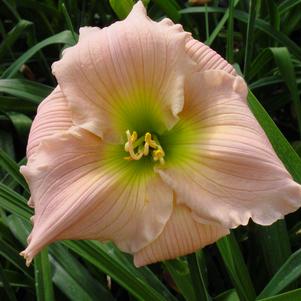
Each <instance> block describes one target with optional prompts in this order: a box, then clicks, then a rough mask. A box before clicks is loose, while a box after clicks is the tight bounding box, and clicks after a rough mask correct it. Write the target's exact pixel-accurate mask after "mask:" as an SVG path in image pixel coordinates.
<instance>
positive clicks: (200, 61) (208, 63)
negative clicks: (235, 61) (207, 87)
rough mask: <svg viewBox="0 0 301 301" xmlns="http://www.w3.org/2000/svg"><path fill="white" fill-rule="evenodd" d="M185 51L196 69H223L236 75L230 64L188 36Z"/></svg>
mask: <svg viewBox="0 0 301 301" xmlns="http://www.w3.org/2000/svg"><path fill="white" fill-rule="evenodd" d="M186 52H187V53H188V55H189V56H190V57H191V58H192V59H193V60H194V61H195V62H196V63H197V66H198V67H197V70H198V71H205V70H223V71H226V72H227V73H229V74H232V75H236V71H235V69H234V68H233V66H232V65H231V64H229V63H228V62H227V61H226V60H225V59H224V58H222V57H221V56H220V55H219V54H218V53H216V51H214V50H213V49H211V48H210V47H208V46H207V45H205V44H204V43H202V42H200V41H197V40H195V39H193V38H190V39H189V40H188V41H187V43H186Z"/></svg>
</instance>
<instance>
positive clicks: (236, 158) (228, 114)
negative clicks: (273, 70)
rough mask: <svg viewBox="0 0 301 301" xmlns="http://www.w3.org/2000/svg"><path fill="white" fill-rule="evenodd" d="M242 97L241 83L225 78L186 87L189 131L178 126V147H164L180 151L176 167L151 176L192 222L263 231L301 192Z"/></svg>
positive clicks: (213, 76) (184, 118)
mask: <svg viewBox="0 0 301 301" xmlns="http://www.w3.org/2000/svg"><path fill="white" fill-rule="evenodd" d="M246 95H247V87H246V85H245V83H244V81H243V79H242V78H240V77H238V76H236V77H234V76H231V75H229V74H227V73H226V72H224V71H213V70H212V71H205V72H201V73H198V74H195V75H194V76H193V77H191V78H190V80H188V81H187V86H186V90H185V107H184V110H183V112H182V114H181V116H180V118H181V122H182V124H183V125H185V126H186V127H188V128H189V130H187V129H185V126H183V128H184V129H185V130H184V134H180V137H181V139H180V140H178V141H174V143H175V144H174V145H173V144H172V142H171V143H170V145H169V147H170V148H171V150H172V149H176V150H181V152H178V153H177V156H174V157H176V158H177V161H175V160H174V161H173V162H171V163H172V164H171V163H170V164H166V168H157V172H158V173H159V174H160V175H161V177H162V179H163V180H164V181H165V182H166V183H168V184H169V185H170V186H171V187H172V188H173V189H174V190H175V191H176V194H177V195H178V196H179V199H180V200H181V202H180V203H183V204H185V205H186V206H188V207H189V208H190V209H191V210H192V211H193V212H194V217H195V218H196V220H198V221H199V222H215V223H218V224H221V225H223V226H224V227H226V228H234V227H237V226H238V225H240V224H242V225H246V224H247V223H248V220H249V218H252V219H253V220H254V221H255V222H256V223H259V224H262V225H269V224H271V223H273V222H274V221H276V220H277V219H280V218H283V215H285V214H288V213H290V212H293V211H295V210H296V209H297V208H299V207H300V205H301V188H300V187H301V186H300V185H299V184H297V183H296V182H294V181H293V180H292V178H291V176H290V174H289V173H288V172H287V170H286V169H285V167H284V166H283V164H282V162H281V161H280V160H279V158H278V157H277V155H276V154H275V152H274V150H273V148H272V146H271V144H270V142H269V141H268V139H267V137H266V135H265V133H264V131H263V130H262V128H261V127H260V125H259V124H258V122H257V121H256V119H255V117H254V116H253V115H252V113H251V111H250V109H249V108H248V106H247V103H246ZM181 128H182V127H181V125H177V127H175V129H174V130H173V131H179V132H180V131H181ZM185 131H186V132H185ZM175 134H176V133H174V135H175ZM171 157H172V156H171ZM166 158H167V159H166V162H168V156H166Z"/></svg>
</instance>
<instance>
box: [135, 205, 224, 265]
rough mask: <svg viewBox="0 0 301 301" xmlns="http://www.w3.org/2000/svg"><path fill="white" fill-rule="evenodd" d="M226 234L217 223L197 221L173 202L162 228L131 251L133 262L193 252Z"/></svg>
mask: <svg viewBox="0 0 301 301" xmlns="http://www.w3.org/2000/svg"><path fill="white" fill-rule="evenodd" d="M227 234H229V230H227V229H225V228H223V227H221V226H217V225H206V224H201V223H197V222H196V221H195V220H194V219H193V218H192V216H191V212H190V210H189V209H188V208H187V207H186V206H182V205H180V206H175V207H174V209H173V213H172V216H171V218H170V219H169V220H168V222H167V224H166V226H165V228H164V230H163V232H162V233H161V234H160V236H159V237H158V238H157V239H156V240H155V241H154V242H152V243H150V244H149V245H148V246H146V247H145V248H143V249H142V250H141V251H139V252H137V253H136V254H135V257H134V263H135V265H136V266H137V267H139V266H143V265H146V264H150V263H154V262H157V261H162V260H167V259H173V258H176V257H178V256H182V255H186V254H189V253H193V252H195V251H197V250H198V249H200V248H202V247H205V246H207V245H208V244H211V243H213V242H215V241H217V240H218V239H220V238H221V237H222V236H225V235H227Z"/></svg>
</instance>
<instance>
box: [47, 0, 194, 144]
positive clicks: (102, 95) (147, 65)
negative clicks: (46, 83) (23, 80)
mask: <svg viewBox="0 0 301 301" xmlns="http://www.w3.org/2000/svg"><path fill="white" fill-rule="evenodd" d="M188 38H189V34H188V33H185V32H184V31H183V29H182V27H181V26H180V25H170V24H169V22H160V23H157V22H153V21H152V20H150V19H149V18H148V17H147V15H146V10H145V8H144V6H143V4H142V2H141V1H139V2H138V3H137V4H136V5H135V6H134V8H133V10H132V11H131V13H130V14H129V16H128V17H127V18H126V19H125V20H124V21H120V22H116V23H114V24H113V25H111V26H110V27H106V28H103V29H98V28H94V29H92V28H84V29H81V30H80V39H79V42H78V44H76V45H75V46H74V47H71V48H68V49H66V50H65V51H64V54H63V58H62V59H61V60H60V61H58V62H56V63H54V64H53V68H52V70H53V73H54V75H55V76H56V78H57V80H58V82H59V85H60V87H61V88H62V90H63V92H64V94H65V95H66V97H67V98H68V101H69V103H70V105H71V108H72V112H73V113H74V114H73V118H74V122H75V124H76V125H79V126H81V127H83V128H85V129H86V130H89V131H91V132H92V133H94V134H96V135H98V136H100V137H102V138H104V139H110V140H111V141H120V137H121V135H124V133H125V131H126V130H127V129H129V130H131V131H133V130H135V131H137V132H138V133H140V134H144V133H145V132H146V131H153V132H161V131H163V130H164V129H165V127H168V128H170V127H171V126H172V125H173V124H174V123H175V122H176V121H177V114H178V113H179V112H180V111H181V110H182V108H183V102H184V99H183V91H184V89H183V84H184V78H185V76H186V75H187V74H188V73H190V72H192V70H194V67H195V63H194V62H193V61H192V60H191V59H190V58H189V56H188V55H187V54H186V53H185V43H186V41H187V39H188Z"/></svg>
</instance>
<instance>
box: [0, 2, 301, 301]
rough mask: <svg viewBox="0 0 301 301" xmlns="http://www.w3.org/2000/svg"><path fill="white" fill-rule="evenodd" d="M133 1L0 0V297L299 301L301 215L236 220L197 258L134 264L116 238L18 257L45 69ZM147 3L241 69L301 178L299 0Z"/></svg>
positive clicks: (259, 113)
mask: <svg viewBox="0 0 301 301" xmlns="http://www.w3.org/2000/svg"><path fill="white" fill-rule="evenodd" d="M134 2H135V1H134V0H122V1H113V0H99V1H97V0H89V1H83V0H78V1H73V0H64V1H63V0H59V1H54V0H42V1H37V0H2V1H1V2H0V16H1V18H0V34H1V36H2V39H1V43H0V136H1V139H0V181H1V183H0V300H26V301H27V300H45V301H46V300H47V301H50V300H74V301H80V300H105V301H106V300H108V301H113V300H125V301H126V300H147V301H148V300H151V301H155V300H158V301H165V300H170V301H176V300H181V301H182V300H187V301H197V300H205V301H210V300H212V301H252V300H255V299H256V300H260V301H274V300H275V301H286V300H293V301H297V300H301V289H300V283H301V264H300V263H301V239H300V212H299V211H297V212H296V213H293V214H291V215H289V216H287V217H286V219H285V221H280V222H277V223H275V224H274V225H272V226H269V227H260V226H257V225H254V224H250V225H249V226H247V227H240V228H238V229H235V230H233V231H232V233H231V235H229V236H227V237H225V238H223V239H221V240H220V241H218V242H217V243H216V244H214V245H212V246H209V247H206V248H204V250H202V251H199V252H196V253H195V254H192V255H189V256H186V257H183V258H178V259H176V260H172V261H167V262H163V263H158V264H155V265H152V266H150V267H144V268H139V269H137V268H135V267H134V266H133V264H132V257H131V256H129V255H126V254H124V253H122V252H120V251H119V250H118V249H117V248H116V247H115V246H114V245H113V244H110V243H109V244H101V243H99V242H95V241H64V242H60V243H55V244H53V245H51V246H49V247H48V248H47V249H45V250H44V251H43V252H41V253H40V255H39V256H37V257H36V259H35V260H34V263H33V264H32V265H31V267H29V268H27V267H26V266H25V262H24V260H23V258H22V257H20V256H19V252H20V251H22V250H23V249H24V246H25V245H26V237H27V236H28V234H29V232H30V229H31V224H30V222H29V219H30V217H31V216H32V214H33V210H32V209H31V208H29V207H28V206H27V203H26V202H27V199H28V197H29V191H28V187H27V184H26V182H25V181H24V179H23V177H22V176H21V174H20V173H19V167H20V165H22V164H24V162H25V160H26V159H25V155H26V152H25V148H26V141H27V137H28V132H29V128H30V126H31V122H32V120H33V118H34V116H35V113H36V109H37V106H38V104H39V103H40V102H41V101H42V100H43V99H44V98H45V97H46V96H47V95H48V94H49V93H50V92H51V91H52V90H53V88H54V86H55V85H56V82H55V79H54V77H53V76H52V74H51V69H50V66H51V64H52V63H53V62H54V61H56V60H58V59H59V58H60V55H61V53H62V50H63V49H64V48H66V47H70V46H72V45H74V44H75V43H76V42H77V40H78V30H79V28H80V27H81V26H100V27H104V26H107V25H109V24H111V23H113V22H114V21H116V20H117V18H119V19H123V18H125V17H126V16H127V14H128V12H129V11H130V10H131V8H132V6H133V4H134ZM143 2H144V3H145V5H147V6H148V12H149V15H150V17H151V18H153V19H154V20H160V19H162V18H163V17H164V16H168V17H169V18H171V19H172V20H173V21H175V22H179V23H181V24H182V25H183V26H184V28H185V29H186V30H187V31H191V32H192V34H193V36H194V37H195V38H197V39H200V40H201V41H205V43H206V44H208V45H210V46H211V47H212V48H214V49H215V50H216V51H217V52H219V53H220V54H221V55H223V56H225V57H227V59H228V60H229V61H230V62H231V63H233V64H235V66H236V67H238V69H239V68H240V69H242V70H243V74H244V76H245V79H246V81H247V82H248V84H249V88H250V93H249V96H248V103H249V106H250V108H251V110H252V112H253V114H254V115H255V116H256V118H257V120H258V121H259V123H260V124H261V126H262V127H263V129H264V130H265V132H266V134H267V136H268V137H269V139H270V141H271V143H272V145H273V147H274V149H275V151H276V152H277V154H278V156H279V158H280V159H281V160H282V161H283V163H284V164H285V166H286V168H287V169H288V171H289V172H290V173H291V175H292V176H293V177H294V179H295V180H296V181H298V182H300V183H301V159H300V156H299V155H300V153H301V151H300V145H301V140H300V137H301V104H300V91H301V47H300V44H301V40H300V36H301V25H300V24H301V14H300V10H301V1H300V0H271V1H268V0H266V1H258V0H251V1H249V0H229V1H219V0H212V1H210V2H209V3H208V4H207V5H200V6H192V5H190V4H189V3H188V2H187V1H184V0H164V1H161V0H145V1H143ZM227 2H228V6H227V5H226V3H227ZM294 148H295V149H296V152H295V150H294Z"/></svg>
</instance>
